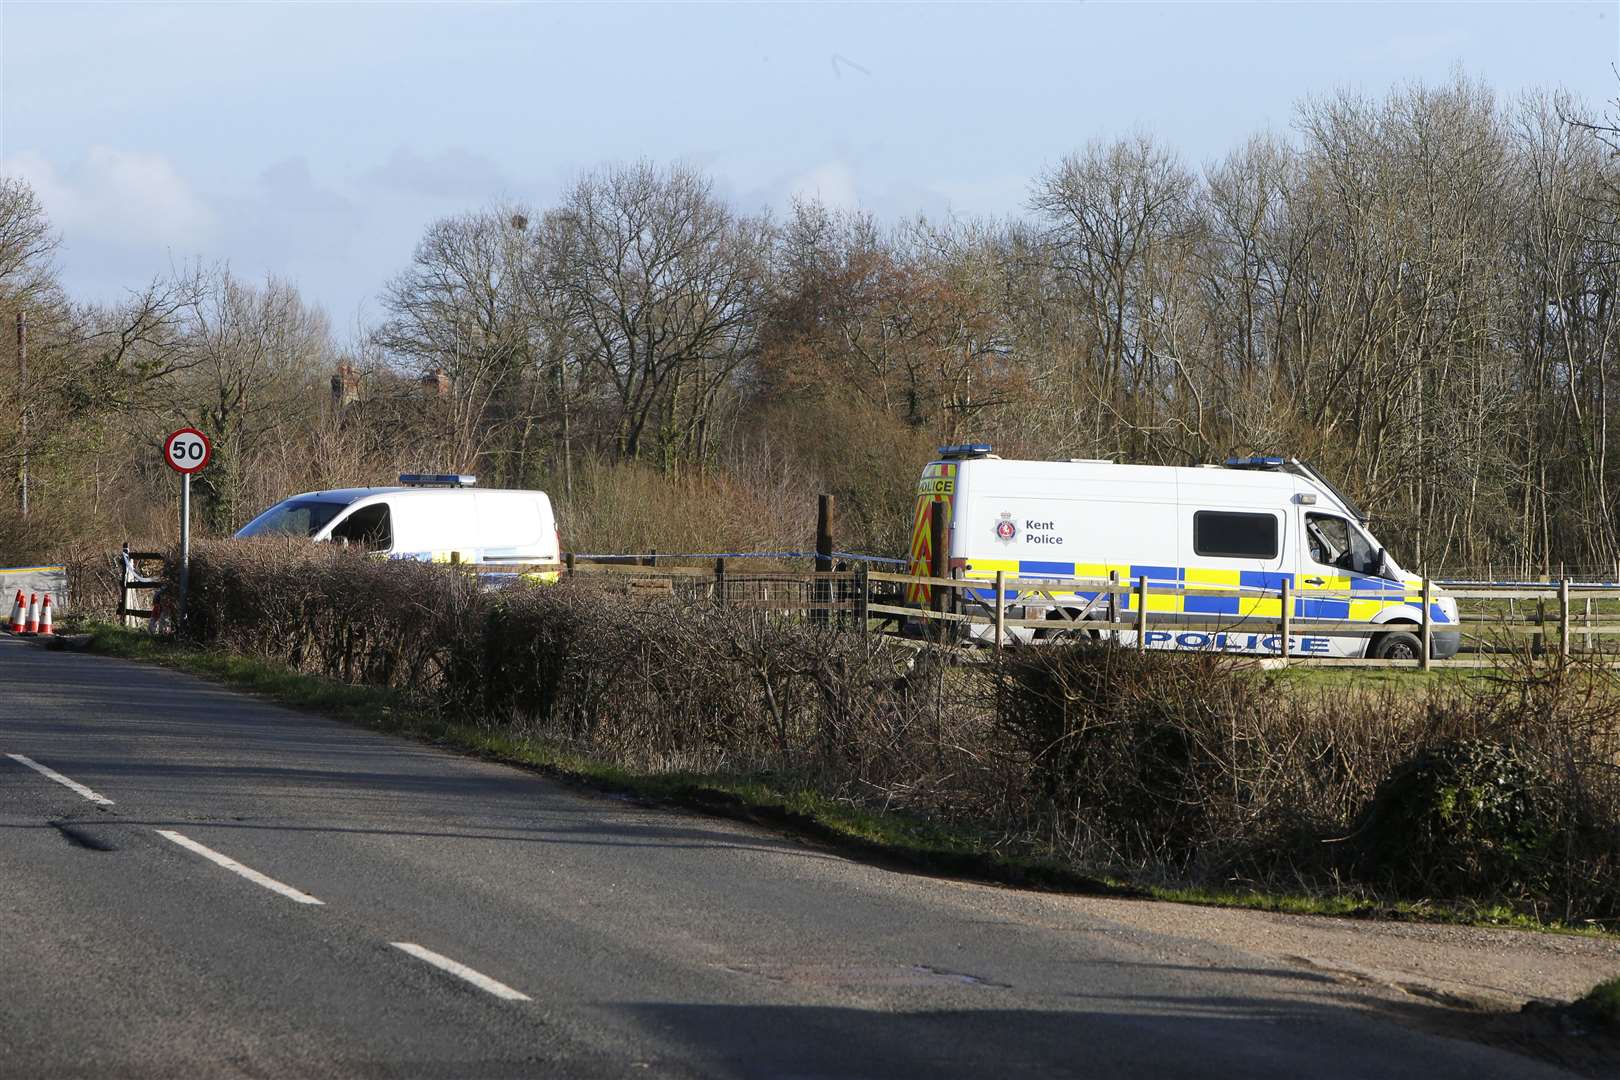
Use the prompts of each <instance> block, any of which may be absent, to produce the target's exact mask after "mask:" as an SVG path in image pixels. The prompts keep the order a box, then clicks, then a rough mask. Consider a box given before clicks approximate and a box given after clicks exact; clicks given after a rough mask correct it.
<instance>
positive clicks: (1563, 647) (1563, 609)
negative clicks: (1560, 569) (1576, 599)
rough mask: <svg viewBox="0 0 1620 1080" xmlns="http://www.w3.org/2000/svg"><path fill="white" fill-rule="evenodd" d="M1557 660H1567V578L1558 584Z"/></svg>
mask: <svg viewBox="0 0 1620 1080" xmlns="http://www.w3.org/2000/svg"><path fill="white" fill-rule="evenodd" d="M1558 658H1559V659H1560V660H1565V661H1567V660H1568V659H1569V578H1567V577H1566V578H1562V579H1560V580H1559V582H1558Z"/></svg>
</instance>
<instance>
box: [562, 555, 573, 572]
mask: <svg viewBox="0 0 1620 1080" xmlns="http://www.w3.org/2000/svg"><path fill="white" fill-rule="evenodd" d="M563 565H564V566H566V567H567V568H568V576H569V577H573V576H574V553H573V552H572V551H570V552H569V553H568V554H567V555H565V556H563Z"/></svg>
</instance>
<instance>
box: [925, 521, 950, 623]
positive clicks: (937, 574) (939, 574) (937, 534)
mask: <svg viewBox="0 0 1620 1080" xmlns="http://www.w3.org/2000/svg"><path fill="white" fill-rule="evenodd" d="M950 565H951V558H950V552H948V551H946V550H945V504H944V503H943V502H941V501H940V500H938V499H935V500H934V501H933V502H932V503H930V504H929V506H928V576H929V577H933V578H943V577H945V576H946V574H947V571H948V570H949V568H950ZM947 591H948V590H947V589H946V588H945V586H943V585H930V586H928V598H929V601H930V603H929V605H928V606H929V607H931V608H933V609H934V610H935V611H936V612H939V613H940V614H944V613H945V609H946V606H947V605H948V604H949V603H950V597H949V596H948V595H946V593H947ZM933 621H934V630H935V633H934V634H932V635H930V636H931V637H934V638H935V639H936V640H938V641H940V642H943V641H944V640H945V638H946V626H945V620H944V619H935V620H933Z"/></svg>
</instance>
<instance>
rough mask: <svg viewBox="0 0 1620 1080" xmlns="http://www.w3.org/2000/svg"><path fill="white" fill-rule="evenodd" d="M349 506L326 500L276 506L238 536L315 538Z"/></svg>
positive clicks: (310, 500) (290, 502) (291, 500)
mask: <svg viewBox="0 0 1620 1080" xmlns="http://www.w3.org/2000/svg"><path fill="white" fill-rule="evenodd" d="M348 505H349V504H348V503H341V502H329V501H327V500H326V499H289V500H287V501H285V502H278V503H276V505H274V506H272V507H271V508H270V509H268V510H266V511H265V512H264V513H262V514H260V515H259V516H258V517H256V518H254V519H253V520H252V521H250V522H248V523H247V524H246V525H244V526H243V527H242V528H241V529H240V530H239V531H238V532H237V534H236V535H237V536H283V535H285V536H314V535H315V534H316V533H318V532H320V531H321V530H322V529H324V528H326V526H327V525H329V524H331V522H332V519H333V518H335V517H337V516H338V515H339V514H341V513H342V512H343V508H344V507H346V506H348Z"/></svg>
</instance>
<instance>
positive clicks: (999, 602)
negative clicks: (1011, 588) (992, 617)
mask: <svg viewBox="0 0 1620 1080" xmlns="http://www.w3.org/2000/svg"><path fill="white" fill-rule="evenodd" d="M1006 632H1007V571H1005V570H997V571H996V648H998V649H999V648H1001V637H1002V635H1003V634H1005V633H1006Z"/></svg>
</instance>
